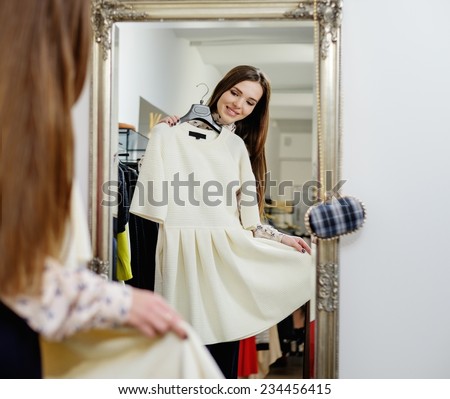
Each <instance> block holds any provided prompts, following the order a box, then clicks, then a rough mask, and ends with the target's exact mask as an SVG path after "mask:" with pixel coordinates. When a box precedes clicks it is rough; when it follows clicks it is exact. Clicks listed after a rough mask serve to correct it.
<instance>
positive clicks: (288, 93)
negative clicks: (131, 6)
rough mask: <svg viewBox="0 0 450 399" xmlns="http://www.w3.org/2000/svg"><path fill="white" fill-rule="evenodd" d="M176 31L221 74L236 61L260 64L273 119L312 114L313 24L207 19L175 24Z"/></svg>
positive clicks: (309, 117) (301, 116)
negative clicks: (266, 79)
mask: <svg viewBox="0 0 450 399" xmlns="http://www.w3.org/2000/svg"><path fill="white" fill-rule="evenodd" d="M174 34H175V35H176V36H177V37H180V38H183V39H186V40H188V41H189V43H190V45H191V46H194V47H196V48H197V49H198V51H199V54H200V55H201V57H202V59H203V61H204V62H205V63H206V64H209V65H212V66H214V67H215V68H217V70H218V72H219V73H220V75H224V74H225V73H226V72H228V71H229V70H230V69H231V68H232V67H234V66H236V65H242V64H249V65H254V66H257V67H259V68H260V69H262V70H263V71H264V72H266V74H267V75H268V76H269V79H270V81H271V85H272V99H271V110H270V113H271V119H272V120H282V119H312V112H313V109H312V105H313V82H314V53H313V51H314V50H313V26H312V24H311V23H308V22H299V21H279V22H278V21H271V22H270V23H269V22H230V21H227V22H226V23H225V24H220V23H218V22H216V23H214V22H211V23H209V24H206V25H194V26H192V25H190V26H186V27H181V28H180V27H177V28H176V29H175V30H174Z"/></svg>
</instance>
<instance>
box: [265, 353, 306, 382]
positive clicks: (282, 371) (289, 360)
mask: <svg viewBox="0 0 450 399" xmlns="http://www.w3.org/2000/svg"><path fill="white" fill-rule="evenodd" d="M285 360H286V361H285V362H284V361H280V359H279V360H278V362H277V363H275V364H273V365H272V366H270V372H269V374H268V375H267V376H266V379H289V378H295V379H297V378H298V379H300V378H303V356H302V355H300V356H287V357H286V358H285Z"/></svg>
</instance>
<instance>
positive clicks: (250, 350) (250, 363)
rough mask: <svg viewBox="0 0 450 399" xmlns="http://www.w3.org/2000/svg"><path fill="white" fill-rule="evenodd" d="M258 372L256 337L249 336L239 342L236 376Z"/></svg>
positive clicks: (247, 375) (246, 375)
mask: <svg viewBox="0 0 450 399" xmlns="http://www.w3.org/2000/svg"><path fill="white" fill-rule="evenodd" d="M256 373H258V353H257V351H256V338H255V337H249V338H246V339H243V340H241V341H240V342H239V359H238V377H244V378H246V377H249V376H250V375H252V374H256Z"/></svg>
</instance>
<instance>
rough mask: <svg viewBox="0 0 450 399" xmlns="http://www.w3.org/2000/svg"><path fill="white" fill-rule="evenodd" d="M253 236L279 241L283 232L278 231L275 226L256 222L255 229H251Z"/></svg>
mask: <svg viewBox="0 0 450 399" xmlns="http://www.w3.org/2000/svg"><path fill="white" fill-rule="evenodd" d="M253 236H254V237H257V238H267V239H268V240H273V241H277V242H281V240H282V239H283V236H284V234H283V233H280V232H279V231H278V230H277V229H276V228H274V227H272V226H271V225H269V224H258V225H257V226H256V229H255V230H253Z"/></svg>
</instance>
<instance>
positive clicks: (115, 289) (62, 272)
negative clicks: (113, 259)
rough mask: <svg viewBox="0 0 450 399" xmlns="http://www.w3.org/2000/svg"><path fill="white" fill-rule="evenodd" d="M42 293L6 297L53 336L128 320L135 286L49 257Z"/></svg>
mask: <svg viewBox="0 0 450 399" xmlns="http://www.w3.org/2000/svg"><path fill="white" fill-rule="evenodd" d="M42 287H43V288H42V292H41V294H40V296H30V295H20V296H17V297H5V298H2V300H3V302H4V303H5V304H6V305H7V306H9V307H10V308H11V309H12V310H13V311H14V312H16V313H17V314H18V315H19V316H20V317H22V318H23V319H25V321H26V322H27V323H28V325H29V326H30V327H31V328H32V329H34V330H35V331H36V332H38V333H39V334H41V335H43V336H44V337H46V338H47V339H50V340H60V339H62V338H64V337H66V336H69V335H71V334H74V333H76V332H78V331H82V330H87V329H90V328H111V327H115V326H118V325H121V324H123V323H124V322H125V319H126V317H127V315H128V312H129V310H130V307H131V299H132V298H131V287H130V286H126V285H123V284H120V283H115V282H109V281H107V280H105V279H103V278H102V277H100V276H98V275H96V274H95V273H93V272H91V271H90V270H88V269H87V268H85V267H82V268H78V269H76V270H67V269H65V268H63V267H62V266H60V265H59V264H58V263H57V262H56V261H53V260H49V261H48V262H47V263H46V265H45V270H44V274H43V284H42Z"/></svg>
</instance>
